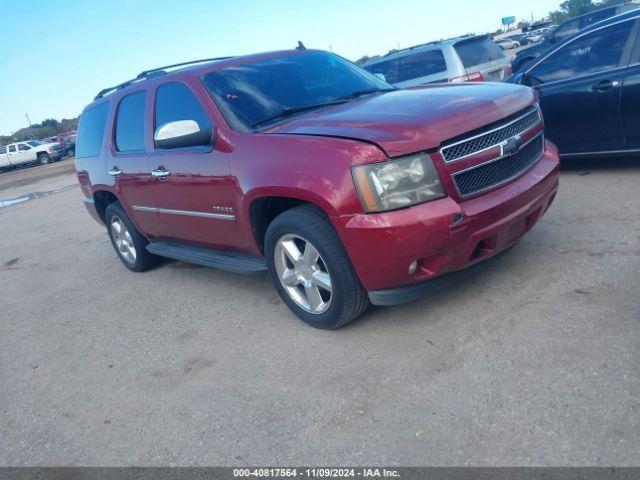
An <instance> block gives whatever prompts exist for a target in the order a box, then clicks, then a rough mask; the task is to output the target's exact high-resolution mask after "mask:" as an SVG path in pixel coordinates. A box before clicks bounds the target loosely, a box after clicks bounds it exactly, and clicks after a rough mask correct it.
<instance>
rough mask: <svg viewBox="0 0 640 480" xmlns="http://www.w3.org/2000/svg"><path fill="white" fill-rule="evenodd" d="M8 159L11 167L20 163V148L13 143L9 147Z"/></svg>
mask: <svg viewBox="0 0 640 480" xmlns="http://www.w3.org/2000/svg"><path fill="white" fill-rule="evenodd" d="M7 157H8V158H9V163H10V164H11V165H18V164H19V163H20V153H19V152H18V146H17V145H16V144H15V143H12V144H11V145H9V146H8V147H7Z"/></svg>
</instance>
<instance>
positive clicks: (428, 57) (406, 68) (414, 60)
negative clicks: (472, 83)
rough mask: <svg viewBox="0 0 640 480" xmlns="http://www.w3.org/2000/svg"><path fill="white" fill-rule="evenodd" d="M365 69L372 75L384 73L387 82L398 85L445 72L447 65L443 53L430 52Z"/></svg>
mask: <svg viewBox="0 0 640 480" xmlns="http://www.w3.org/2000/svg"><path fill="white" fill-rule="evenodd" d="M364 68H365V70H367V71H368V72H371V73H382V74H383V75H384V76H385V79H386V80H387V82H390V83H397V82H406V81H407V80H413V79H414V78H420V77H426V76H429V75H435V74H437V73H442V72H445V71H446V70H447V64H446V62H445V60H444V55H443V54H442V51H440V50H429V51H427V52H420V53H415V54H413V55H406V56H404V57H400V58H394V59H391V60H387V61H384V62H379V63H376V64H375V65H370V66H368V67H364Z"/></svg>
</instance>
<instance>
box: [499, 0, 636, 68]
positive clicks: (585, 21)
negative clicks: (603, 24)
mask: <svg viewBox="0 0 640 480" xmlns="http://www.w3.org/2000/svg"><path fill="white" fill-rule="evenodd" d="M637 8H639V6H638V5H637V4H622V5H614V6H612V7H606V8H601V9H599V10H595V11H593V12H589V13H585V14H584V15H580V16H579V17H575V18H573V19H571V20H568V21H566V22H564V23H562V24H560V25H559V26H558V27H557V28H556V29H554V30H550V31H548V32H547V33H546V34H545V36H544V37H543V38H541V39H540V41H539V42H538V43H537V44H536V45H533V46H531V47H529V48H526V49H523V50H521V51H520V52H518V54H517V55H516V56H515V58H514V59H513V62H512V67H513V70H514V71H518V70H520V69H522V68H523V67H524V66H525V65H527V64H529V63H531V62H532V61H533V60H535V59H536V58H538V57H539V56H540V55H542V54H544V53H545V52H546V51H547V50H549V49H550V48H552V47H553V46H554V45H558V44H559V43H561V42H562V41H563V40H565V39H567V38H569V37H570V36H572V35H574V34H576V33H577V32H579V31H580V30H582V29H584V28H586V27H588V26H590V25H593V24H594V23H597V22H600V21H602V20H605V19H607V18H610V17H613V16H615V15H619V14H621V13H624V12H627V11H629V10H634V9H637Z"/></svg>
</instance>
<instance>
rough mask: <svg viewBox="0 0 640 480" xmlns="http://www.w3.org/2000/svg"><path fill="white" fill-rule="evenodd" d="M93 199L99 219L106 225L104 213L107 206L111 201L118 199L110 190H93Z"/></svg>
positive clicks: (117, 200)
mask: <svg viewBox="0 0 640 480" xmlns="http://www.w3.org/2000/svg"><path fill="white" fill-rule="evenodd" d="M93 201H94V205H95V207H96V212H98V216H99V217H100V220H102V223H103V224H105V225H106V221H105V218H104V215H105V211H106V210H107V207H108V206H109V205H110V204H111V203H114V202H119V201H120V200H119V199H118V197H117V196H116V194H115V193H113V192H112V191H110V190H95V191H94V192H93Z"/></svg>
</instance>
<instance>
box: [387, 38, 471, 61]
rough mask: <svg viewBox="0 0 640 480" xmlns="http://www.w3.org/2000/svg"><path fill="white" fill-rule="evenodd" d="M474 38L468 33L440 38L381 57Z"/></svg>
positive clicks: (391, 51) (392, 51)
mask: <svg viewBox="0 0 640 480" xmlns="http://www.w3.org/2000/svg"><path fill="white" fill-rule="evenodd" d="M476 36H477V35H475V34H473V33H468V34H465V35H460V36H458V37H451V38H441V39H440V40H432V41H431V42H427V43H420V44H418V45H412V46H410V47H405V48H400V49H398V50H390V51H389V52H387V53H385V54H384V55H382V56H383V57H388V56H390V55H395V54H396V53H401V52H408V51H410V50H414V49H416V48H420V47H426V46H429V45H435V44H438V43H445V42H453V41H454V40H464V39H467V38H473V37H476Z"/></svg>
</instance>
